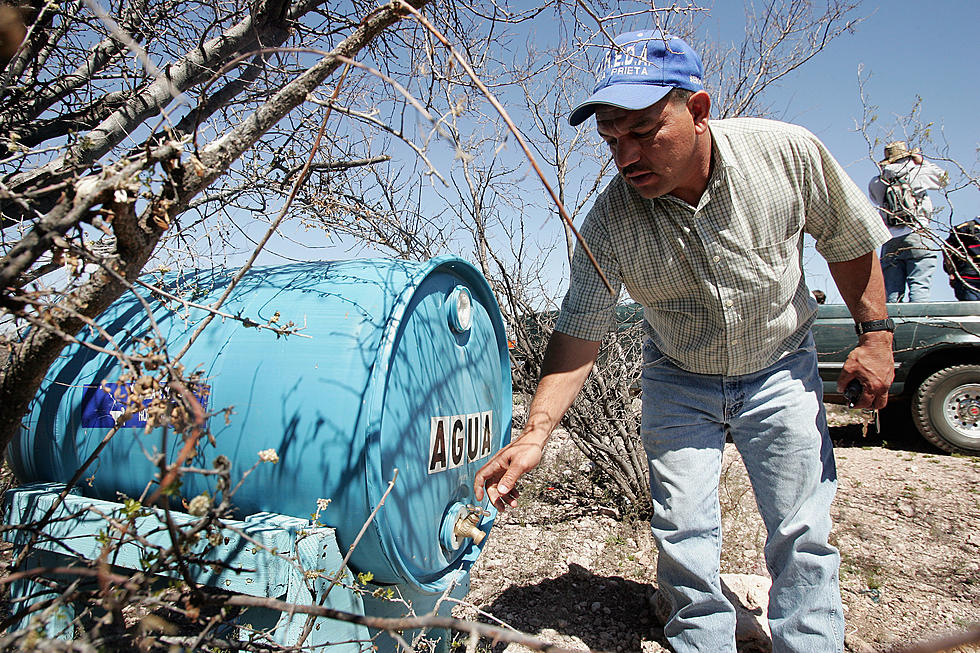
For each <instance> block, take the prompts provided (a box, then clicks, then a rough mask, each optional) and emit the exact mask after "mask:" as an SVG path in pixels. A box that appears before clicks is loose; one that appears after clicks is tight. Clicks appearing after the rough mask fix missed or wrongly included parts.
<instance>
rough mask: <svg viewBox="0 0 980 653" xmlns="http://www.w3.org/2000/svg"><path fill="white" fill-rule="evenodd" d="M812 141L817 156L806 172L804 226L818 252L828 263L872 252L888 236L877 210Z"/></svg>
mask: <svg viewBox="0 0 980 653" xmlns="http://www.w3.org/2000/svg"><path fill="white" fill-rule="evenodd" d="M812 143H813V144H814V145H815V147H816V148H817V152H818V156H816V157H813V158H812V160H811V166H810V170H809V171H808V172H809V174H808V184H807V191H808V200H809V202H808V205H807V212H806V227H805V228H806V231H807V233H809V234H810V235H812V236H813V237H814V239H815V240H816V248H817V251H818V252H820V254H821V255H822V256H823V257H824V258H825V259H827V261H828V262H830V263H839V262H841V261H850V260H853V259H856V258H859V257H861V256H864V255H865V254H867V253H868V252H872V251H875V250H876V249H878V247H879V246H881V244H882V243H884V242H885V241H887V240H888V239H889V238H891V234H890V233H889V232H888V228H887V227H885V225H884V223H883V222H882V220H881V217H880V216H879V214H878V210H877V209H875V207H874V206H872V205H871V202H869V201H868V199H867V198H866V197H865V196H864V194H863V193H862V192H861V191H860V190H859V189H858V187H857V185H856V184H855V183H854V181H853V180H852V179H851V178H850V177H849V176H848V175H847V173H846V172H844V169H843V168H841V166H840V164H838V163H837V161H836V160H834V158H833V157H832V156H831V155H830V152H828V151H827V148H826V147H824V145H823V144H822V143H821V142H820V141H819V140H817V139H816V137H814V138H813V140H812Z"/></svg>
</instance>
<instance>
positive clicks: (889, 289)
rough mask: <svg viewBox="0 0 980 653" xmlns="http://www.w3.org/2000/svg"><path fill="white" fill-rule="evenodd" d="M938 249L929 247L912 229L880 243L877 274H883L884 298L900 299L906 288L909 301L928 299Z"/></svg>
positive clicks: (897, 300)
mask: <svg viewBox="0 0 980 653" xmlns="http://www.w3.org/2000/svg"><path fill="white" fill-rule="evenodd" d="M938 263H939V252H937V251H935V250H933V249H929V243H927V242H925V240H924V239H923V238H922V235H921V234H918V233H915V232H912V233H910V234H906V235H904V236H899V237H897V238H892V239H891V240H889V241H887V242H886V243H885V244H884V245H882V246H881V273H882V275H884V277H885V293H886V294H887V295H888V299H887V301H889V302H900V301H902V297H903V296H904V295H905V286H906V285H907V286H908V288H909V301H910V302H927V301H929V292H930V291H931V290H932V275H933V273H934V272H935V271H936V265H937V264H938Z"/></svg>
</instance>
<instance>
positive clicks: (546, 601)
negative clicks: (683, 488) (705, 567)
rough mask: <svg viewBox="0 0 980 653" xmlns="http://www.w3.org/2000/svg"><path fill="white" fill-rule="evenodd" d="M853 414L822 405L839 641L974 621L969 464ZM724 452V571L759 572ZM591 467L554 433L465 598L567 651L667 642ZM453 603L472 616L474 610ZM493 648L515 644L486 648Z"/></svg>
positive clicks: (736, 479) (743, 482) (647, 547)
mask: <svg viewBox="0 0 980 653" xmlns="http://www.w3.org/2000/svg"><path fill="white" fill-rule="evenodd" d="M860 417H861V415H860V413H859V412H858V411H847V410H843V409H840V408H837V407H831V409H830V423H831V425H832V426H831V437H832V438H833V439H834V443H835V451H836V456H837V464H838V476H839V489H838V493H837V500H836V502H835V504H834V509H833V517H834V522H835V528H834V532H833V535H832V538H833V540H832V541H833V543H834V544H835V545H836V546H837V547H838V548H839V549H840V552H841V558H842V566H841V590H842V595H843V600H844V606H845V611H846V612H845V617H846V620H847V633H848V638H847V642H848V648H849V649H850V650H853V651H866V650H868V648H867V647H868V646H870V647H872V648H874V649H885V648H888V647H889V646H892V645H895V644H902V643H907V642H912V641H918V640H922V639H928V638H930V637H933V636H936V635H939V634H945V633H949V632H953V631H962V630H964V629H965V628H967V627H968V626H969V625H971V624H974V623H976V622H978V621H980V459H978V458H973V457H964V456H951V455H948V454H944V453H942V452H940V451H938V450H935V449H932V448H931V447H930V445H929V444H928V443H926V442H925V441H921V442H920V441H919V440H921V438H918V439H916V438H915V436H912V435H910V434H909V433H908V432H906V431H905V430H903V428H902V427H901V426H894V425H891V426H889V425H888V423H889V422H893V421H894V420H895V417H894V416H888V417H889V419H888V420H886V423H885V424H883V428H882V434H876V433H875V432H874V427H873V426H872V427H871V429H870V430H869V432H868V433H867V434H866V435H864V436H862V430H863V429H862V426H861V425H860ZM886 426H888V427H889V428H890V429H891V431H886V428H885V427H886ZM910 438H911V439H910ZM724 461H725V462H724V467H723V474H722V475H723V478H722V483H721V502H722V514H723V525H724V529H725V531H724V532H725V542H724V547H723V553H722V572H723V573H731V574H757V575H762V576H766V575H767V572H766V568H765V561H764V558H763V553H762V547H763V544H764V540H765V529H764V527H763V525H762V521H761V519H760V518H759V516H758V513H757V512H756V508H755V500H754V497H753V495H752V491H751V488H750V487H749V485H748V479H747V475H746V473H745V468H744V466H743V465H742V462H741V459H740V457H739V456H738V452H737V451H736V450H735V448H734V446H732V445H728V446H727V447H726V450H725V458H724ZM588 471H589V463H588V462H587V461H586V460H585V459H584V458H582V456H581V454H579V453H578V451H577V450H576V449H575V447H574V445H573V444H572V443H571V442H570V441H569V439H568V437H567V436H566V435H563V434H561V433H557V434H556V435H555V437H553V438H552V440H551V441H550V442H549V445H548V448H547V451H546V456H545V461H544V462H543V463H542V465H541V466H540V467H539V468H538V469H537V470H535V471H534V472H533V473H532V474H531V475H529V477H528V478H527V479H526V480H525V481H524V483H523V485H522V491H523V493H524V494H523V496H522V500H521V504H520V505H519V506H518V508H517V509H515V510H512V511H508V512H507V513H506V514H503V515H501V516H499V517H498V520H497V522H496V524H495V526H494V528H493V531H492V533H491V537H490V539H489V540H488V544H487V546H486V548H485V550H484V552H483V554H482V555H481V556H480V558H479V560H478V561H477V563H476V565H475V566H474V568H473V572H472V579H471V590H470V593H469V595H468V596H467V600H468V601H470V602H472V603H473V604H475V605H476V606H477V607H478V608H479V610H480V611H482V612H484V613H485V614H489V615H492V617H493V618H496V619H499V620H501V621H502V622H504V623H505V624H507V625H509V626H512V627H514V628H516V629H519V630H522V631H524V632H529V633H533V634H536V635H539V636H541V637H542V638H543V639H545V640H547V641H549V642H552V643H554V644H557V645H561V646H565V647H568V648H573V649H581V650H585V649H587V648H588V649H599V650H606V651H651V652H652V651H663V650H667V649H666V641H665V640H664V638H663V631H662V629H661V628H660V627H659V625H658V623H657V621H656V619H654V618H653V616H652V610H651V598H652V596H653V594H654V592H655V590H656V579H655V573H654V568H655V561H656V556H657V552H656V546H655V544H654V542H653V540H652V537H651V535H650V532H649V527H648V525H647V524H646V523H643V522H637V521H633V520H630V519H628V518H624V517H623V516H621V515H619V514H618V512H617V511H616V510H615V509H613V508H612V507H611V506H610V505H604V503H607V502H604V495H603V493H602V492H601V491H600V490H598V489H596V488H594V487H589V486H588V484H587V483H584V482H583V479H584V478H585V477H587V476H588V474H587V473H586V472H588ZM457 612H458V614H460V615H461V616H465V617H468V618H477V611H476V610H475V609H473V608H466V609H457ZM482 619H483V620H484V621H492V620H493V619H490V618H487V617H485V616H484V617H482ZM504 648H506V649H507V651H508V653H516V652H517V651H524V650H526V649H524V648H523V647H519V646H516V645H511V646H510V647H504V646H503V645H497V647H496V648H495V649H494V650H498V651H499V650H504ZM741 650H742V651H747V650H750V649H749V648H745V647H742V648H741ZM957 650H960V651H968V650H980V649H977V648H975V647H974V648H960V649H957Z"/></svg>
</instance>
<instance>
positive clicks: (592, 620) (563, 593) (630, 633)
mask: <svg viewBox="0 0 980 653" xmlns="http://www.w3.org/2000/svg"><path fill="white" fill-rule="evenodd" d="M655 592H656V587H655V586H653V585H650V584H647V583H638V582H636V581H632V580H627V579H625V578H622V577H619V576H598V575H596V574H594V573H592V572H591V571H589V570H588V569H586V568H585V567H582V566H580V565H577V564H570V565H569V568H568V571H567V572H566V573H564V574H562V575H561V576H558V577H556V578H548V579H545V580H542V581H541V582H539V583H537V584H535V585H527V586H511V587H510V588H508V589H506V590H504V591H503V592H502V593H501V594H500V596H498V597H497V599H496V600H495V601H494V602H493V603H492V604H491V605H489V606H486V607H485V608H484V609H485V610H486V611H487V612H489V613H490V614H493V615H496V616H497V617H500V618H501V619H503V620H504V621H506V622H507V623H508V624H510V625H511V626H513V627H515V628H517V629H518V630H521V631H523V632H530V633H535V632H541V631H544V630H551V631H554V632H556V633H558V634H559V635H562V636H565V637H574V638H577V639H579V640H581V641H582V643H583V644H585V645H586V646H588V647H589V648H590V649H592V650H604V651H617V650H619V651H639V650H641V645H640V643H641V642H644V641H654V642H657V643H658V644H660V645H661V646H663V647H666V645H667V640H665V639H664V636H663V628H662V626H661V625H660V624H658V623H657V621H656V619H655V618H654V616H653V612H652V607H651V605H652V604H651V597H652V596H653V594H654V593H655ZM503 648H505V647H504V646H503V645H500V646H499V647H498V648H497V649H495V650H503Z"/></svg>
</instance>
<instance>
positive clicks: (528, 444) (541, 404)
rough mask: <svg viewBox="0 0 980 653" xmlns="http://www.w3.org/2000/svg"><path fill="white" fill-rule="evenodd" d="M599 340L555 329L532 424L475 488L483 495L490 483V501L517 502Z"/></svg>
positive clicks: (499, 454) (476, 481)
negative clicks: (520, 488)
mask: <svg viewBox="0 0 980 653" xmlns="http://www.w3.org/2000/svg"><path fill="white" fill-rule="evenodd" d="M599 344H600V343H599V342H597V341H594V340H582V339H581V338H575V337H572V336H569V335H566V334H564V333H561V332H560V331H555V332H554V333H552V335H551V340H549V341H548V348H547V349H546V350H545V354H544V362H543V363H542V365H541V380H540V381H539V382H538V388H537V390H536V391H535V393H534V398H533V399H532V400H531V407H530V408H529V409H528V415H527V424H526V425H525V426H524V430H523V431H522V432H521V435H520V437H519V438H517V439H516V440H514V441H513V442H511V443H510V444H509V445H507V446H506V447H504V448H503V449H501V450H500V451H498V452H497V454H496V455H495V456H494V457H493V458H491V459H490V462H488V463H487V464H486V465H484V466H483V467H481V468H480V470H479V471H478V472H477V473H476V477H475V478H474V480H473V492H474V493H475V494H476V498H477V500H478V501H483V488H484V485H486V491H487V495H488V496H489V497H490V503H492V504H493V505H494V507H496V508H497V509H498V510H503V509H504V508H505V507H507V506H509V507H511V508H514V507H516V506H517V497H518V495H519V493H518V491H517V489H516V487H515V486H516V484H517V481H518V479H520V477H521V476H523V475H524V474H526V473H527V472H529V471H530V470H531V469H533V468H534V467H535V466H536V465H537V464H538V463H539V462H541V452H542V451H543V450H544V445H545V443H546V442H547V441H548V438H549V437H550V436H551V432H552V431H553V430H554V428H555V426H557V425H558V422H559V421H560V420H561V418H562V415H564V414H565V411H566V410H568V407H569V406H571V405H572V401H574V399H575V397H576V395H578V392H579V390H581V389H582V385H583V384H584V383H585V379H586V377H588V375H589V371H590V370H591V369H592V365H593V363H595V359H596V355H597V354H598V353H599Z"/></svg>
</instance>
